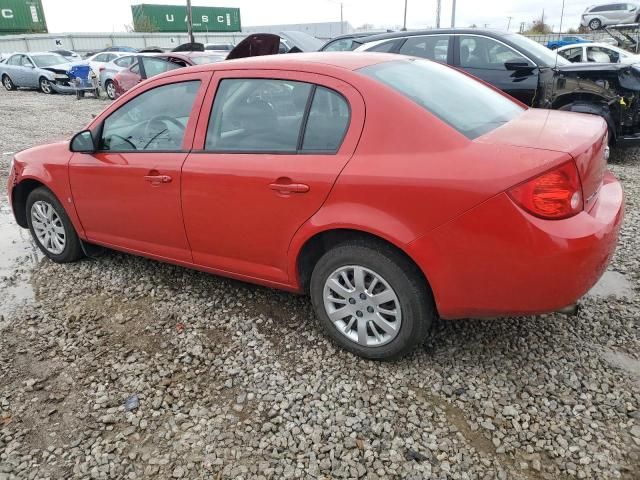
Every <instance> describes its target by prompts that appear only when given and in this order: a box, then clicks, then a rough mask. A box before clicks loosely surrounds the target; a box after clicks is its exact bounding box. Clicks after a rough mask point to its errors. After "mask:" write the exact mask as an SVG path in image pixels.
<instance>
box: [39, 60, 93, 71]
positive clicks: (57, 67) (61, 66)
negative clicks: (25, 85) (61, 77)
mask: <svg viewBox="0 0 640 480" xmlns="http://www.w3.org/2000/svg"><path fill="white" fill-rule="evenodd" d="M75 65H87V62H82V61H78V62H66V63H59V64H57V65H51V66H50V67H39V68H40V69H41V70H49V71H50V72H53V73H67V72H68V71H69V70H71V68H72V67H74V66H75Z"/></svg>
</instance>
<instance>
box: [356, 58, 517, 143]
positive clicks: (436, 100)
mask: <svg viewBox="0 0 640 480" xmlns="http://www.w3.org/2000/svg"><path fill="white" fill-rule="evenodd" d="M359 71H360V72H362V73H363V74H365V75H367V76H369V77H372V78H374V79H375V80H378V81H379V82H381V83H383V84H385V85H387V86H389V87H391V88H393V89H394V90H396V91H397V92H399V93H400V94H402V95H404V96H406V97H408V98H409V99H410V100H412V101H413V102H415V103H416V104H418V105H420V106H421V107H422V108H424V109H425V110H428V111H429V112H431V113H432V114H433V115H435V116H436V117H438V118H440V119H441V120H442V121H444V122H446V123H447V124H449V125H450V126H451V127H453V128H454V129H456V130H457V131H459V132H460V133H462V134H463V135H465V136H466V137H467V138H470V139H474V138H476V137H479V136H481V135H484V134H485V133H487V132H490V131H491V130H494V129H496V128H498V127H499V126H501V125H503V124H505V123H507V122H509V121H510V120H512V119H514V118H515V117H517V116H518V115H520V114H521V113H522V112H523V111H524V110H525V109H524V108H523V107H522V106H520V105H519V104H517V103H516V102H514V101H512V100H511V99H509V98H507V97H506V96H504V95H502V94H500V93H499V92H496V91H495V90H493V89H492V88H489V87H487V86H486V85H483V84H482V83H480V82H478V81H477V80H474V79H473V78H470V77H468V76H467V75H464V74H462V73H460V72H457V71H455V70H454V69H453V68H450V67H447V66H445V65H441V64H439V63H434V62H428V61H425V60H415V59H407V60H400V61H393V62H384V63H379V64H376V65H371V66H368V67H365V68H362V69H360V70H359ZM425 79H428V81H426V80H425ZM425 134H427V135H428V132H425Z"/></svg>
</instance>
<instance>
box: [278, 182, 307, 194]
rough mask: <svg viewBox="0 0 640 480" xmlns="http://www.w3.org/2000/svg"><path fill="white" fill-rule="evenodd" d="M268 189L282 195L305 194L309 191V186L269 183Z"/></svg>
mask: <svg viewBox="0 0 640 480" xmlns="http://www.w3.org/2000/svg"><path fill="white" fill-rule="evenodd" d="M269 188H271V190H275V191H277V192H279V193H282V194H283V195H288V194H290V193H307V192H308V191H309V185H306V184H304V183H278V182H275V183H270V184H269Z"/></svg>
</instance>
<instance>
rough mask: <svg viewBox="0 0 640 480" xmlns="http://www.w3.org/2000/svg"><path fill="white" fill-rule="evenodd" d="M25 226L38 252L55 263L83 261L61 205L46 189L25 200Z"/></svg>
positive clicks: (40, 189)
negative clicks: (26, 224)
mask: <svg viewBox="0 0 640 480" xmlns="http://www.w3.org/2000/svg"><path fill="white" fill-rule="evenodd" d="M26 209H27V211H26V215H27V223H28V225H29V230H30V231H31V236H32V237H33V239H34V241H35V242H36V244H37V245H38V248H39V249H40V250H41V251H42V253H44V254H45V256H47V257H48V258H50V259H51V260H53V261H54V262H56V263H69V262H75V261H76V260H79V259H81V258H82V257H84V253H83V251H82V245H81V243H80V238H78V234H77V233H76V230H75V228H74V227H73V224H72V223H71V220H69V217H68V216H67V213H66V212H65V210H64V208H63V207H62V204H61V203H60V202H59V201H58V199H57V198H56V196H55V195H54V194H53V193H52V192H51V191H50V190H49V189H48V188H46V187H38V188H36V189H35V190H33V191H32V192H31V193H30V194H29V196H28V197H27V205H26Z"/></svg>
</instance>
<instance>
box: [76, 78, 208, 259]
mask: <svg viewBox="0 0 640 480" xmlns="http://www.w3.org/2000/svg"><path fill="white" fill-rule="evenodd" d="M210 76H211V74H210V73H201V74H188V75H180V76H178V77H170V78H167V79H164V80H163V81H162V82H160V83H154V84H153V85H151V86H149V87H147V89H145V90H144V91H143V92H141V93H139V94H138V95H137V96H135V97H134V98H132V99H131V100H130V101H129V102H127V103H126V104H124V105H122V106H121V107H120V108H118V109H117V110H115V111H112V112H108V114H107V115H108V116H106V118H105V119H104V120H103V122H102V123H101V127H100V128H98V129H96V131H94V134H95V135H97V136H99V148H98V151H97V152H95V153H93V154H82V153H75V154H74V155H73V157H72V159H71V162H70V168H69V177H70V181H71V190H72V193H73V198H74V202H75V205H76V210H77V212H78V215H79V217H80V221H81V223H82V226H83V229H84V231H85V233H86V235H87V238H88V240H89V241H93V242H96V243H98V244H103V245H108V246H113V247H119V248H124V249H127V250H131V251H135V252H139V253H144V254H148V255H152V256H156V257H161V258H169V259H174V260H179V261H185V262H190V261H191V252H190V248H189V244H188V242H187V238H186V235H185V231H184V224H183V219H182V211H181V208H180V171H181V168H182V164H183V162H184V160H185V159H186V157H187V152H188V151H189V149H190V148H191V144H192V141H193V132H194V129H195V123H196V120H197V118H196V117H197V112H198V110H199V107H200V105H201V102H202V98H203V96H204V93H205V91H206V87H207V85H206V83H207V82H208V79H209V78H210Z"/></svg>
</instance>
